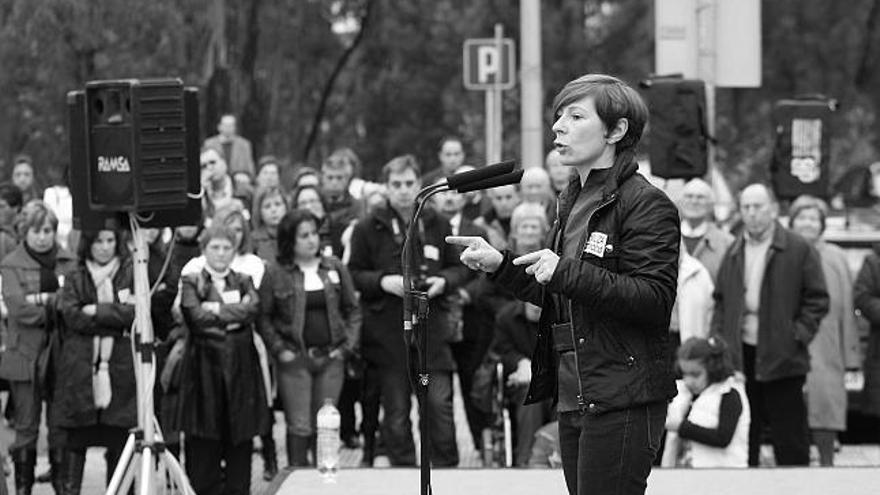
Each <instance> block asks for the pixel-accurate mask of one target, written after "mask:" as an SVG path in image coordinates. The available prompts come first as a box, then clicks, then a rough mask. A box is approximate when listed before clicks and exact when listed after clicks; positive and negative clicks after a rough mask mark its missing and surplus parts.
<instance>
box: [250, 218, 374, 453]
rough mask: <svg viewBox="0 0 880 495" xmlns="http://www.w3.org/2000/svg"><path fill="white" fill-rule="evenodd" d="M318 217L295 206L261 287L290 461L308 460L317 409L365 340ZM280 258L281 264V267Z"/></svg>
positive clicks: (334, 393)
mask: <svg viewBox="0 0 880 495" xmlns="http://www.w3.org/2000/svg"><path fill="white" fill-rule="evenodd" d="M318 222H319V220H318V218H317V217H315V215H314V214H312V213H311V212H310V211H308V210H293V211H291V212H289V213H288V214H286V215H285V216H284V218H283V219H282V220H281V224H280V225H279V226H278V265H273V268H272V269H270V270H268V271H267V273H266V281H265V282H264V283H263V285H262V287H261V288H260V300H261V304H262V306H261V308H262V310H261V312H260V329H261V332H262V334H263V338H264V339H265V341H266V344H267V346H268V347H269V349H270V351H271V352H272V355H273V356H274V357H275V360H276V365H277V370H278V390H279V393H280V395H281V400H282V402H283V404H284V416H285V420H286V422H287V458H288V462H289V463H290V465H291V466H304V465H307V464H308V461H307V451H308V449H309V445H310V443H311V439H312V437H313V435H314V433H315V415H316V413H317V411H318V408H319V407H320V406H321V405H322V404H323V403H324V401H325V400H328V399H329V400H332V401H333V402H334V403H335V402H336V401H337V399H338V397H339V392H340V390H341V388H342V381H343V372H344V362H345V358H346V357H348V356H350V355H352V354H353V353H354V352H355V349H356V348H357V346H358V342H359V339H360V325H361V312H360V308H359V306H358V301H357V298H356V296H355V292H354V284H353V282H352V279H351V275H350V274H349V272H348V269H347V268H346V267H345V265H343V264H342V262H340V261H339V260H338V259H337V258H334V257H327V256H323V255H322V254H321V252H320V250H319V246H320V239H319V237H318ZM279 265H280V266H279Z"/></svg>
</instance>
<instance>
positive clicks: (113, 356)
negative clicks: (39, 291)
mask: <svg viewBox="0 0 880 495" xmlns="http://www.w3.org/2000/svg"><path fill="white" fill-rule="evenodd" d="M78 251H79V252H78V253H77V254H78V255H79V259H80V265H79V267H78V268H77V269H76V270H74V271H72V272H70V274H69V275H68V277H67V279H66V280H65V283H64V284H63V287H62V288H61V295H60V304H59V307H60V309H61V313H62V315H63V317H64V323H65V332H64V335H63V344H62V347H61V353H60V356H59V358H58V369H59V370H63V372H62V373H58V379H57V392H56V394H55V404H54V407H55V408H56V412H55V413H53V415H52V416H53V418H55V421H56V422H57V424H58V426H61V427H62V428H65V429H66V430H67V447H66V455H65V460H64V475H63V478H64V479H63V482H64V493H65V494H78V493H79V490H80V485H81V484H82V477H83V467H84V463H85V458H86V457H85V456H86V449H87V448H88V447H93V446H103V447H106V448H107V451H106V453H105V458H106V459H107V481H108V482H109V480H110V477H111V476H112V474H113V470H114V469H115V467H116V463H117V462H118V461H119V456H120V455H121V454H122V448H123V446H124V445H125V440H126V437H127V435H128V431H129V429H131V428H133V427H135V426H137V390H136V385H135V377H134V362H133V360H132V353H131V339H130V336H129V334H130V331H131V324H132V321H133V320H134V297H133V291H132V287H133V272H132V263H131V259H130V257H129V256H128V254H127V252H126V249H125V241H124V240H123V239H122V238H121V233H120V232H117V231H113V230H101V231H85V232H83V234H82V238H81V239H80V243H79V250H78Z"/></svg>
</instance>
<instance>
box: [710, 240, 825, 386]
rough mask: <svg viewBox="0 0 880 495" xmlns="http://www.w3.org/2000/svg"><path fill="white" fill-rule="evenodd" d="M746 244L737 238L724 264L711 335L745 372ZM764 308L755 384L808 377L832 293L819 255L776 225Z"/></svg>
mask: <svg viewBox="0 0 880 495" xmlns="http://www.w3.org/2000/svg"><path fill="white" fill-rule="evenodd" d="M743 244H744V241H743V236H742V235H739V236H738V237H737V238H736V240H735V241H734V242H733V244H732V245H731V246H730V248H729V249H728V250H727V253H725V255H724V259H723V260H722V261H721V267H720V268H719V269H718V283H717V285H716V286H715V312H714V313H713V315H712V333H713V334H717V335H721V336H722V337H723V338H724V340H725V341H726V342H727V344H728V346H729V347H730V350H731V354H732V355H733V364H734V367H735V368H736V369H738V370H742V369H743V360H742V317H743V309H744V306H745V290H746V289H745V283H744V278H743V269H744V268H743V266H744V262H745V255H744V254H743ZM760 304H761V306H760V309H759V314H758V348H757V355H756V357H755V378H756V379H757V380H758V381H769V380H778V379H780V378H786V377H791V376H802V375H806V374H807V372H808V371H809V370H810V353H809V351H808V346H809V344H810V341H811V340H813V337H814V336H815V335H816V332H817V331H818V330H819V322H820V321H821V320H822V318H823V317H824V316H825V314H826V313H828V292H827V291H826V289H825V275H824V272H823V271H822V262H821V261H820V259H819V253H818V252H817V251H816V249H815V248H814V247H813V246H811V245H810V244H809V243H808V242H807V241H806V240H805V239H804V238H803V237H801V236H799V235H797V234H794V233H792V232H789V231H788V230H786V229H785V228H783V227H782V225H778V224H777V225H776V227H775V229H774V232H773V240H772V243H771V245H770V249H769V250H768V251H767V264H766V268H765V269H764V281H763V284H762V285H761V303H760Z"/></svg>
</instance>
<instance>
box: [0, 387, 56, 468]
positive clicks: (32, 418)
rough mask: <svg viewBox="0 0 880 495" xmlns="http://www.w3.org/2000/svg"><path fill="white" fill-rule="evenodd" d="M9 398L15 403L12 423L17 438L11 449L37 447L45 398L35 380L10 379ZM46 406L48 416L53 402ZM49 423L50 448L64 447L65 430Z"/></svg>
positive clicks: (11, 450) (32, 448)
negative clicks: (42, 396) (41, 395)
mask: <svg viewBox="0 0 880 495" xmlns="http://www.w3.org/2000/svg"><path fill="white" fill-rule="evenodd" d="M9 398H10V400H11V401H12V405H13V414H14V416H13V418H12V423H13V427H14V428H15V440H13V442H12V445H10V446H9V451H10V452H14V451H16V450H19V449H28V450H34V449H36V448H37V437H38V436H39V434H40V420H41V418H42V413H43V399H42V398H41V397H40V391H39V390H38V389H37V387H36V386H35V382H22V381H10V382H9ZM46 408H47V413H46V416H47V417H49V416H50V411H49V409H50V408H51V404H49V403H47V405H46ZM49 423H50V426H49V437H48V440H49V448H50V449H55V448H63V447H64V442H65V432H64V430H63V429H61V428H56V427H54V426H51V422H49Z"/></svg>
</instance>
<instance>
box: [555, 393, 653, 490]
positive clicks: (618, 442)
mask: <svg viewBox="0 0 880 495" xmlns="http://www.w3.org/2000/svg"><path fill="white" fill-rule="evenodd" d="M665 422H666V402H656V403H653V404H648V405H644V406H638V407H633V408H630V409H624V410H621V411H611V412H607V413H604V414H597V415H592V414H588V413H582V412H580V411H573V412H562V413H559V448H560V455H561V456H562V470H563V473H564V475H565V484H566V485H567V486H568V493H569V494H570V495H587V494H602V495H604V494H615V495H624V494H643V493H645V488H647V486H648V475H649V474H651V461H653V460H654V457H655V456H656V455H657V449H658V447H659V445H660V437H661V436H662V435H663V426H664V424H665Z"/></svg>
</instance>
